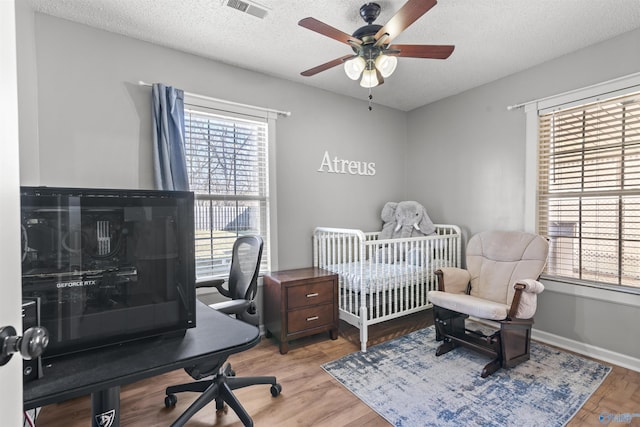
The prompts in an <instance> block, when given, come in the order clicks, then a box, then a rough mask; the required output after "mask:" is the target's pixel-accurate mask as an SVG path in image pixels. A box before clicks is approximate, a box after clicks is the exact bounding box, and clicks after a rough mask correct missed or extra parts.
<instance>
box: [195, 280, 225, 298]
mask: <svg viewBox="0 0 640 427" xmlns="http://www.w3.org/2000/svg"><path fill="white" fill-rule="evenodd" d="M225 282H226V280H225V279H211V280H205V281H203V282H198V283H196V288H216V289H217V290H218V292H220V293H221V294H222V295H224V296H225V297H227V298H231V294H230V293H229V291H228V290H227V289H225V288H223V287H222V285H224V284H225Z"/></svg>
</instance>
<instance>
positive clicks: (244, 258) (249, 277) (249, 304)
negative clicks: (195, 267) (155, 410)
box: [164, 236, 282, 427]
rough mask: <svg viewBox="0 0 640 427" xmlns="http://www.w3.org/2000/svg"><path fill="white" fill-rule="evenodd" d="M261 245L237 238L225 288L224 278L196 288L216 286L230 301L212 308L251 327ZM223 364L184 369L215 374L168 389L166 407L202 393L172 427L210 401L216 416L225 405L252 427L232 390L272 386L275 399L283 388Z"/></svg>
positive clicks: (255, 239) (255, 320)
mask: <svg viewBox="0 0 640 427" xmlns="http://www.w3.org/2000/svg"><path fill="white" fill-rule="evenodd" d="M262 245H263V242H262V238H261V237H259V236H241V237H238V239H237V240H236V241H235V243H234V244H233V253H232V256H231V271H230V273H229V281H228V289H225V288H224V287H223V285H224V283H225V280H224V279H217V280H211V281H207V282H202V283H198V285H197V287H216V288H217V289H218V291H220V293H221V294H222V295H224V296H226V297H227V298H231V300H229V301H224V302H220V303H217V304H212V305H210V307H211V308H213V309H215V310H218V311H221V312H223V313H226V314H229V315H235V316H236V318H237V319H240V320H242V321H244V322H246V323H249V324H252V325H254V326H258V324H259V316H258V311H257V309H256V306H255V302H254V298H255V295H256V291H257V288H258V272H259V271H260V260H261V259H262ZM224 362H225V360H214V361H211V362H208V363H207V364H204V365H203V364H200V365H197V366H193V367H189V368H186V369H185V371H187V373H188V374H189V375H190V376H191V377H192V378H193V379H196V380H200V379H202V378H206V377H209V376H212V375H214V377H213V378H212V379H209V380H204V381H197V382H192V383H188V384H181V385H175V386H171V387H167V390H166V397H165V399H164V404H165V406H166V407H167V408H169V407H174V406H175V405H176V403H177V401H178V398H177V397H176V395H175V393H180V392H183V391H192V392H198V393H202V395H201V396H200V397H199V398H198V399H197V400H196V401H195V402H193V404H191V406H190V407H189V408H187V410H186V411H185V412H183V413H182V415H180V417H179V418H178V419H177V420H176V421H175V422H174V423H173V424H172V427H177V426H182V425H184V424H185V423H186V422H187V421H188V420H189V419H190V418H191V417H192V416H193V415H194V414H195V413H196V412H198V411H199V410H200V409H202V408H203V407H204V406H205V405H207V404H208V403H210V402H211V401H213V400H215V402H216V411H217V413H220V412H221V411H224V409H225V403H226V404H227V405H229V406H230V407H231V409H233V410H234V411H235V413H236V414H237V415H238V417H239V418H240V420H241V421H242V423H243V424H244V425H245V426H253V420H252V419H251V417H250V416H249V414H248V413H247V411H246V410H245V409H244V408H243V407H242V405H241V404H240V402H239V401H238V399H237V398H236V397H235V395H234V394H233V391H232V390H235V389H238V388H242V387H247V386H250V385H256V384H271V395H272V396H273V397H276V396H278V395H279V394H280V392H281V391H282V386H281V385H280V384H278V383H277V382H276V377H245V378H238V377H236V376H235V372H234V371H233V370H232V369H231V365H230V364H229V363H226V364H224ZM222 364H224V366H222Z"/></svg>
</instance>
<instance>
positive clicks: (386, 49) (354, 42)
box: [298, 0, 455, 88]
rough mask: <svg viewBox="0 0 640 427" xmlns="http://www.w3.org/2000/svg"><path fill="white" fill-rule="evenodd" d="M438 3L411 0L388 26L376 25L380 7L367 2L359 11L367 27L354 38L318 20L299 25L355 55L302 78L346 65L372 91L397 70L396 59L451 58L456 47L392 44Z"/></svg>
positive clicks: (310, 72)
mask: <svg viewBox="0 0 640 427" xmlns="http://www.w3.org/2000/svg"><path fill="white" fill-rule="evenodd" d="M436 3H437V1H436V0H408V1H407V2H406V3H405V4H404V6H402V8H400V10H399V11H398V12H397V13H396V14H395V15H394V16H393V17H392V18H391V19H390V20H389V22H387V23H386V24H385V25H377V24H374V23H373V22H374V21H375V20H376V18H377V17H378V15H380V5H379V4H377V3H367V4H365V5H363V6H362V7H361V8H360V16H361V17H362V19H364V21H365V22H366V23H367V25H365V26H363V27H361V28H358V29H357V30H356V31H355V32H354V33H353V34H352V35H349V34H347V33H344V32H342V31H340V30H338V29H336V28H334V27H332V26H330V25H328V24H325V23H324V22H321V21H318V20H317V19H315V18H304V19H302V20H300V22H298V25H300V26H301V27H304V28H307V29H309V30H311V31H315V32H316V33H320V34H322V35H323V36H326V37H329V38H332V39H334V40H337V41H339V42H342V43H346V44H348V45H349V46H351V48H352V49H353V51H354V53H355V54H353V55H345V56H342V57H340V58H336V59H334V60H332V61H329V62H325V63H324V64H321V65H318V66H316V67H313V68H310V69H308V70H306V71H303V72H302V73H300V74H302V75H303V76H306V77H310V76H313V75H315V74H318V73H320V72H322V71H325V70H328V69H330V68H333V67H335V66H337V65H340V64H342V63H344V70H345V73H346V74H347V76H348V77H349V78H350V79H352V80H358V79H359V78H360V76H361V75H362V79H361V80H360V86H362V87H366V88H372V87H375V86H377V85H379V84H382V83H384V79H385V78H386V77H389V76H390V75H391V74H392V73H393V72H394V71H395V69H396V66H397V63H398V60H397V58H396V57H398V56H400V57H406V58H433V59H446V58H448V57H449V56H450V55H451V53H452V52H453V49H454V47H455V46H451V45H419V44H390V43H391V41H392V40H393V39H394V38H396V37H397V36H398V35H399V34H400V33H401V32H402V31H404V30H405V29H406V28H407V27H409V25H411V24H413V23H414V22H415V21H416V20H417V19H418V18H420V17H421V16H422V15H424V14H425V13H427V12H428V11H429V10H430V9H431V8H432V7H433V6H435V5H436Z"/></svg>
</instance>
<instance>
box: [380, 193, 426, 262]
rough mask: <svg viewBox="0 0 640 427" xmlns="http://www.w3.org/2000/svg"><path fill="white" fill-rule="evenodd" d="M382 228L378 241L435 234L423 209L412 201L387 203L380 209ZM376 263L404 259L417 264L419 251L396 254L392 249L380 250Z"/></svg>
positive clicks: (420, 256) (419, 257) (419, 256)
mask: <svg viewBox="0 0 640 427" xmlns="http://www.w3.org/2000/svg"><path fill="white" fill-rule="evenodd" d="M380 216H381V218H382V221H383V222H384V223H383V226H382V231H381V232H380V235H379V236H378V238H379V239H381V240H382V239H399V238H407V237H422V236H430V235H432V234H436V227H435V225H433V222H431V219H430V218H429V215H427V211H426V210H425V209H424V207H423V206H422V205H421V204H420V203H418V202H414V201H405V202H399V203H396V202H387V203H386V204H385V205H384V207H383V208H382V214H381V215H380ZM380 249H381V251H380V252H379V253H378V255H377V258H378V262H383V263H393V262H397V261H402V260H403V259H406V260H407V262H409V263H410V264H417V263H419V260H420V259H421V258H422V254H421V253H419V251H415V250H413V251H412V250H410V251H409V253H407V254H405V253H402V252H404V251H400V252H398V251H397V250H393V249H392V248H390V247H389V248H380Z"/></svg>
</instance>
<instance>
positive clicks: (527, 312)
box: [516, 279, 544, 319]
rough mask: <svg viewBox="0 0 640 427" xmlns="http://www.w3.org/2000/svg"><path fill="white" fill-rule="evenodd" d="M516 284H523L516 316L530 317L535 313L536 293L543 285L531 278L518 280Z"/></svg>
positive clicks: (519, 317) (540, 290)
mask: <svg viewBox="0 0 640 427" xmlns="http://www.w3.org/2000/svg"><path fill="white" fill-rule="evenodd" d="M516 284H521V285H524V286H525V287H524V289H523V291H524V292H522V295H521V297H520V304H518V310H517V311H516V317H517V318H518V319H530V318H532V317H533V315H534V314H536V308H537V301H538V298H537V295H538V294H539V293H540V292H542V291H543V290H544V285H543V284H542V283H540V282H538V281H537V280H533V279H523V280H518V281H517V282H516Z"/></svg>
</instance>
